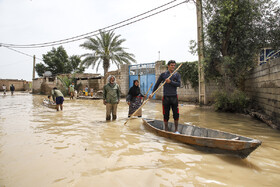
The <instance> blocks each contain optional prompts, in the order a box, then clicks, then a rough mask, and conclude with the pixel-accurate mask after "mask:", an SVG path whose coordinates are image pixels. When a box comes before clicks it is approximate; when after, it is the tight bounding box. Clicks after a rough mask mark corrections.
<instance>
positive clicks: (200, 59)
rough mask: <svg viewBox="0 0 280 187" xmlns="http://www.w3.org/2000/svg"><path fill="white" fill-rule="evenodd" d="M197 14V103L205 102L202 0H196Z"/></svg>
mask: <svg viewBox="0 0 280 187" xmlns="http://www.w3.org/2000/svg"><path fill="white" fill-rule="evenodd" d="M196 14H197V44H198V45H197V46H198V81H199V82H198V84H199V86H198V87H199V104H200V105H202V104H207V100H206V89H205V78H204V69H203V61H204V53H203V48H204V42H203V41H204V40H203V21H202V0H196Z"/></svg>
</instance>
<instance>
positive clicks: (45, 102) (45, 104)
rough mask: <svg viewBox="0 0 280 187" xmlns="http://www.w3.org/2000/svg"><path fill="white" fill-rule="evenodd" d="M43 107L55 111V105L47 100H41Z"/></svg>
mask: <svg viewBox="0 0 280 187" xmlns="http://www.w3.org/2000/svg"><path fill="white" fill-rule="evenodd" d="M43 105H44V106H46V107H48V108H52V109H56V104H55V103H50V102H49V101H48V100H46V99H44V100H43Z"/></svg>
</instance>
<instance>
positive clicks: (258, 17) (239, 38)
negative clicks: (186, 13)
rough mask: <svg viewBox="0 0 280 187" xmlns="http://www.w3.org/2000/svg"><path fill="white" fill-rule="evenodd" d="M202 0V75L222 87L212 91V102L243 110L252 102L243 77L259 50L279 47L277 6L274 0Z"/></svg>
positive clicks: (279, 11)
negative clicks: (247, 94) (213, 100)
mask: <svg viewBox="0 0 280 187" xmlns="http://www.w3.org/2000/svg"><path fill="white" fill-rule="evenodd" d="M203 2H204V3H203V16H204V20H203V21H204V41H205V45H204V54H205V61H204V62H203V63H204V72H205V78H206V79H208V80H214V81H216V82H217V83H218V84H219V85H220V87H221V88H223V89H222V90H219V92H217V93H216V94H215V98H216V99H215V104H214V106H215V108H216V110H221V111H230V112H242V111H243V110H244V108H246V107H248V106H249V104H250V102H251V101H250V99H249V97H247V96H246V94H245V93H244V81H245V78H246V76H247V75H248V73H249V71H250V70H251V69H252V68H253V67H254V66H256V64H257V61H258V59H257V57H258V54H259V52H260V50H261V49H262V48H264V47H267V46H269V47H272V48H273V49H279V48H280V40H279V38H280V19H279V15H280V6H279V4H278V2H277V1H275V0H256V1H239V0H206V1H203ZM194 46H195V44H193V45H192V47H194Z"/></svg>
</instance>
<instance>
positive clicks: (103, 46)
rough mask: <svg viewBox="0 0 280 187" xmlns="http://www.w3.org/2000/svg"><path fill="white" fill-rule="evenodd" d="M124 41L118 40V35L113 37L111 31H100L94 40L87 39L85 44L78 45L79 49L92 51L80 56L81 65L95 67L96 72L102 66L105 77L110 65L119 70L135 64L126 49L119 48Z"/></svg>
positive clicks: (132, 56) (131, 55)
mask: <svg viewBox="0 0 280 187" xmlns="http://www.w3.org/2000/svg"><path fill="white" fill-rule="evenodd" d="M125 41H126V40H125V39H120V35H117V36H115V33H114V32H113V31H111V32H102V31H100V35H99V36H97V37H96V38H89V39H88V40H87V41H86V42H84V43H83V44H81V45H80V46H81V47H83V48H85V49H88V50H91V51H92V53H86V54H84V55H82V57H85V59H84V60H83V61H82V64H83V65H84V66H85V67H87V68H88V67H89V66H92V68H93V69H94V68H95V67H96V71H97V70H98V68H99V66H100V64H102V65H103V69H104V77H105V76H106V74H107V72H108V70H109V67H110V65H111V63H113V64H116V65H117V67H118V68H119V66H120V65H122V64H130V63H131V62H136V60H135V59H134V55H133V54H131V53H127V52H126V51H125V49H126V48H124V47H122V46H121V45H122V44H123V42H125Z"/></svg>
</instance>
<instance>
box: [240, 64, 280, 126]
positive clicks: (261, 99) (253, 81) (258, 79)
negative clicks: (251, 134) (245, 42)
mask: <svg viewBox="0 0 280 187" xmlns="http://www.w3.org/2000/svg"><path fill="white" fill-rule="evenodd" d="M245 91H246V92H247V93H248V95H250V96H251V97H252V98H253V99H255V100H256V101H257V103H258V105H259V107H261V108H262V109H263V111H264V112H265V114H266V115H268V116H270V117H271V118H272V119H273V120H275V121H276V122H277V123H278V124H280V58H276V59H273V60H271V61H270V62H268V63H266V64H263V65H261V66H258V67H257V68H255V69H254V70H252V71H251V74H250V76H249V77H248V78H247V79H246V82H245Z"/></svg>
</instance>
